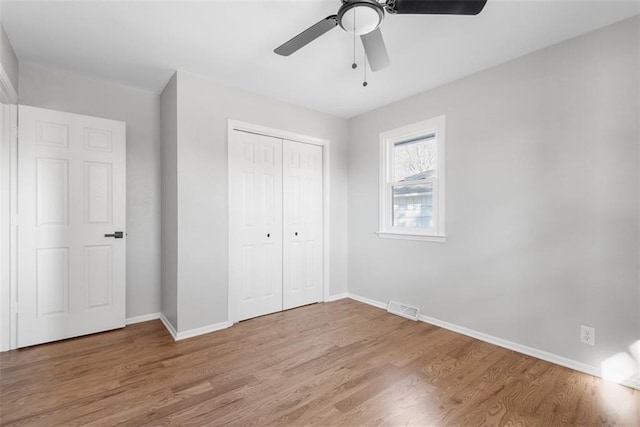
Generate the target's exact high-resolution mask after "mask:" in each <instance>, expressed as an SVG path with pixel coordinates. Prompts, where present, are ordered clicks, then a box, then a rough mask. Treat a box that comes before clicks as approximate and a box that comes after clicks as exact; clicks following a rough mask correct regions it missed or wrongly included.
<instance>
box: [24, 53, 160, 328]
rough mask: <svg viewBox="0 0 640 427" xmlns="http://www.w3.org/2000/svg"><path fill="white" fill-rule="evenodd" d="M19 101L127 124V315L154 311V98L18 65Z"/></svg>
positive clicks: (156, 154) (156, 166)
mask: <svg viewBox="0 0 640 427" xmlns="http://www.w3.org/2000/svg"><path fill="white" fill-rule="evenodd" d="M20 102H21V103H22V104H25V105H32V106H36V107H42V108H49V109H53V110H60V111H66V112H70V113H78V114H85V115H89V116H97V117H104V118H107V119H113V120H121V121H125V122H126V123H127V230H126V231H127V233H128V236H127V317H135V316H140V315H144V314H150V313H157V312H159V311H160V97H159V96H158V95H156V94H153V93H150V92H144V91H140V90H137V89H132V88H129V87H125V86H120V85H116V84H111V83H106V82H102V81H96V80H90V79H87V78H85V77H81V76H78V75H74V74H70V73H67V72H62V71H57V70H53V69H47V68H42V67H39V66H35V65H32V64H25V63H21V64H20Z"/></svg>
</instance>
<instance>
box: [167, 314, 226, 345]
mask: <svg viewBox="0 0 640 427" xmlns="http://www.w3.org/2000/svg"><path fill="white" fill-rule="evenodd" d="M160 320H161V321H162V323H163V324H164V327H165V328H167V331H169V333H170V334H171V336H172V337H173V340H174V341H180V340H184V339H187V338H193V337H197V336H198V335H204V334H208V333H210V332H215V331H219V330H221V329H226V328H228V327H230V326H233V323H231V322H220V323H214V324H213V325H207V326H203V327H201V328H195V329H190V330H188V331H184V332H177V331H176V330H175V328H174V327H173V325H172V324H171V322H169V320H167V318H166V317H164V315H163V314H162V313H160Z"/></svg>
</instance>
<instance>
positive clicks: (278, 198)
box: [229, 131, 282, 321]
mask: <svg viewBox="0 0 640 427" xmlns="http://www.w3.org/2000/svg"><path fill="white" fill-rule="evenodd" d="M232 138H233V140H232V141H230V143H229V171H230V173H229V201H230V206H229V251H230V266H229V283H230V293H231V294H230V298H231V301H232V307H231V308H232V311H233V312H232V314H231V316H232V319H233V320H234V321H240V320H244V319H249V318H251V317H256V316H262V315H264V314H269V313H274V312H277V311H281V310H282V220H281V218H282V142H281V140H280V139H277V138H272V137H267V136H262V135H256V134H252V133H247V132H241V131H233V134H232Z"/></svg>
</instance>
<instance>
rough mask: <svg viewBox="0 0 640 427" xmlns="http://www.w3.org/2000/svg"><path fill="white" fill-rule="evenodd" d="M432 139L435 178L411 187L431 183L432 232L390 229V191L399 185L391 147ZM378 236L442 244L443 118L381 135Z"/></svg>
mask: <svg viewBox="0 0 640 427" xmlns="http://www.w3.org/2000/svg"><path fill="white" fill-rule="evenodd" d="M429 135H435V139H436V147H437V153H438V159H437V164H436V168H437V169H436V176H435V177H432V178H427V179H424V180H420V181H415V182H412V183H415V184H418V183H429V182H431V183H433V228H430V229H423V228H409V227H394V226H393V196H392V194H391V193H392V190H393V186H394V185H398V183H396V182H393V181H392V174H393V170H392V167H393V145H394V143H396V142H400V141H403V140H404V141H406V140H408V139H413V138H418V137H420V136H429ZM378 204H379V216H378V219H379V225H378V227H379V228H378V233H377V234H378V236H379V237H382V238H391V239H407V240H422V241H427V242H439V243H444V242H445V241H446V235H445V228H444V223H445V211H444V208H445V116H444V115H442V116H438V117H434V118H432V119H429V120H424V121H421V122H418V123H413V124H411V125H407V126H403V127H401V128H398V129H393V130H390V131H387V132H383V133H381V134H380V179H379V199H378Z"/></svg>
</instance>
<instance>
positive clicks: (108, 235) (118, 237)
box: [104, 231, 124, 239]
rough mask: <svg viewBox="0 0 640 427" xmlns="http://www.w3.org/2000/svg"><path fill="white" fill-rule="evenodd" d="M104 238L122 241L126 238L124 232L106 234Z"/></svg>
mask: <svg viewBox="0 0 640 427" xmlns="http://www.w3.org/2000/svg"><path fill="white" fill-rule="evenodd" d="M104 237H113V238H114V239H122V238H123V237H124V231H114V233H113V234H105V235H104Z"/></svg>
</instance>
